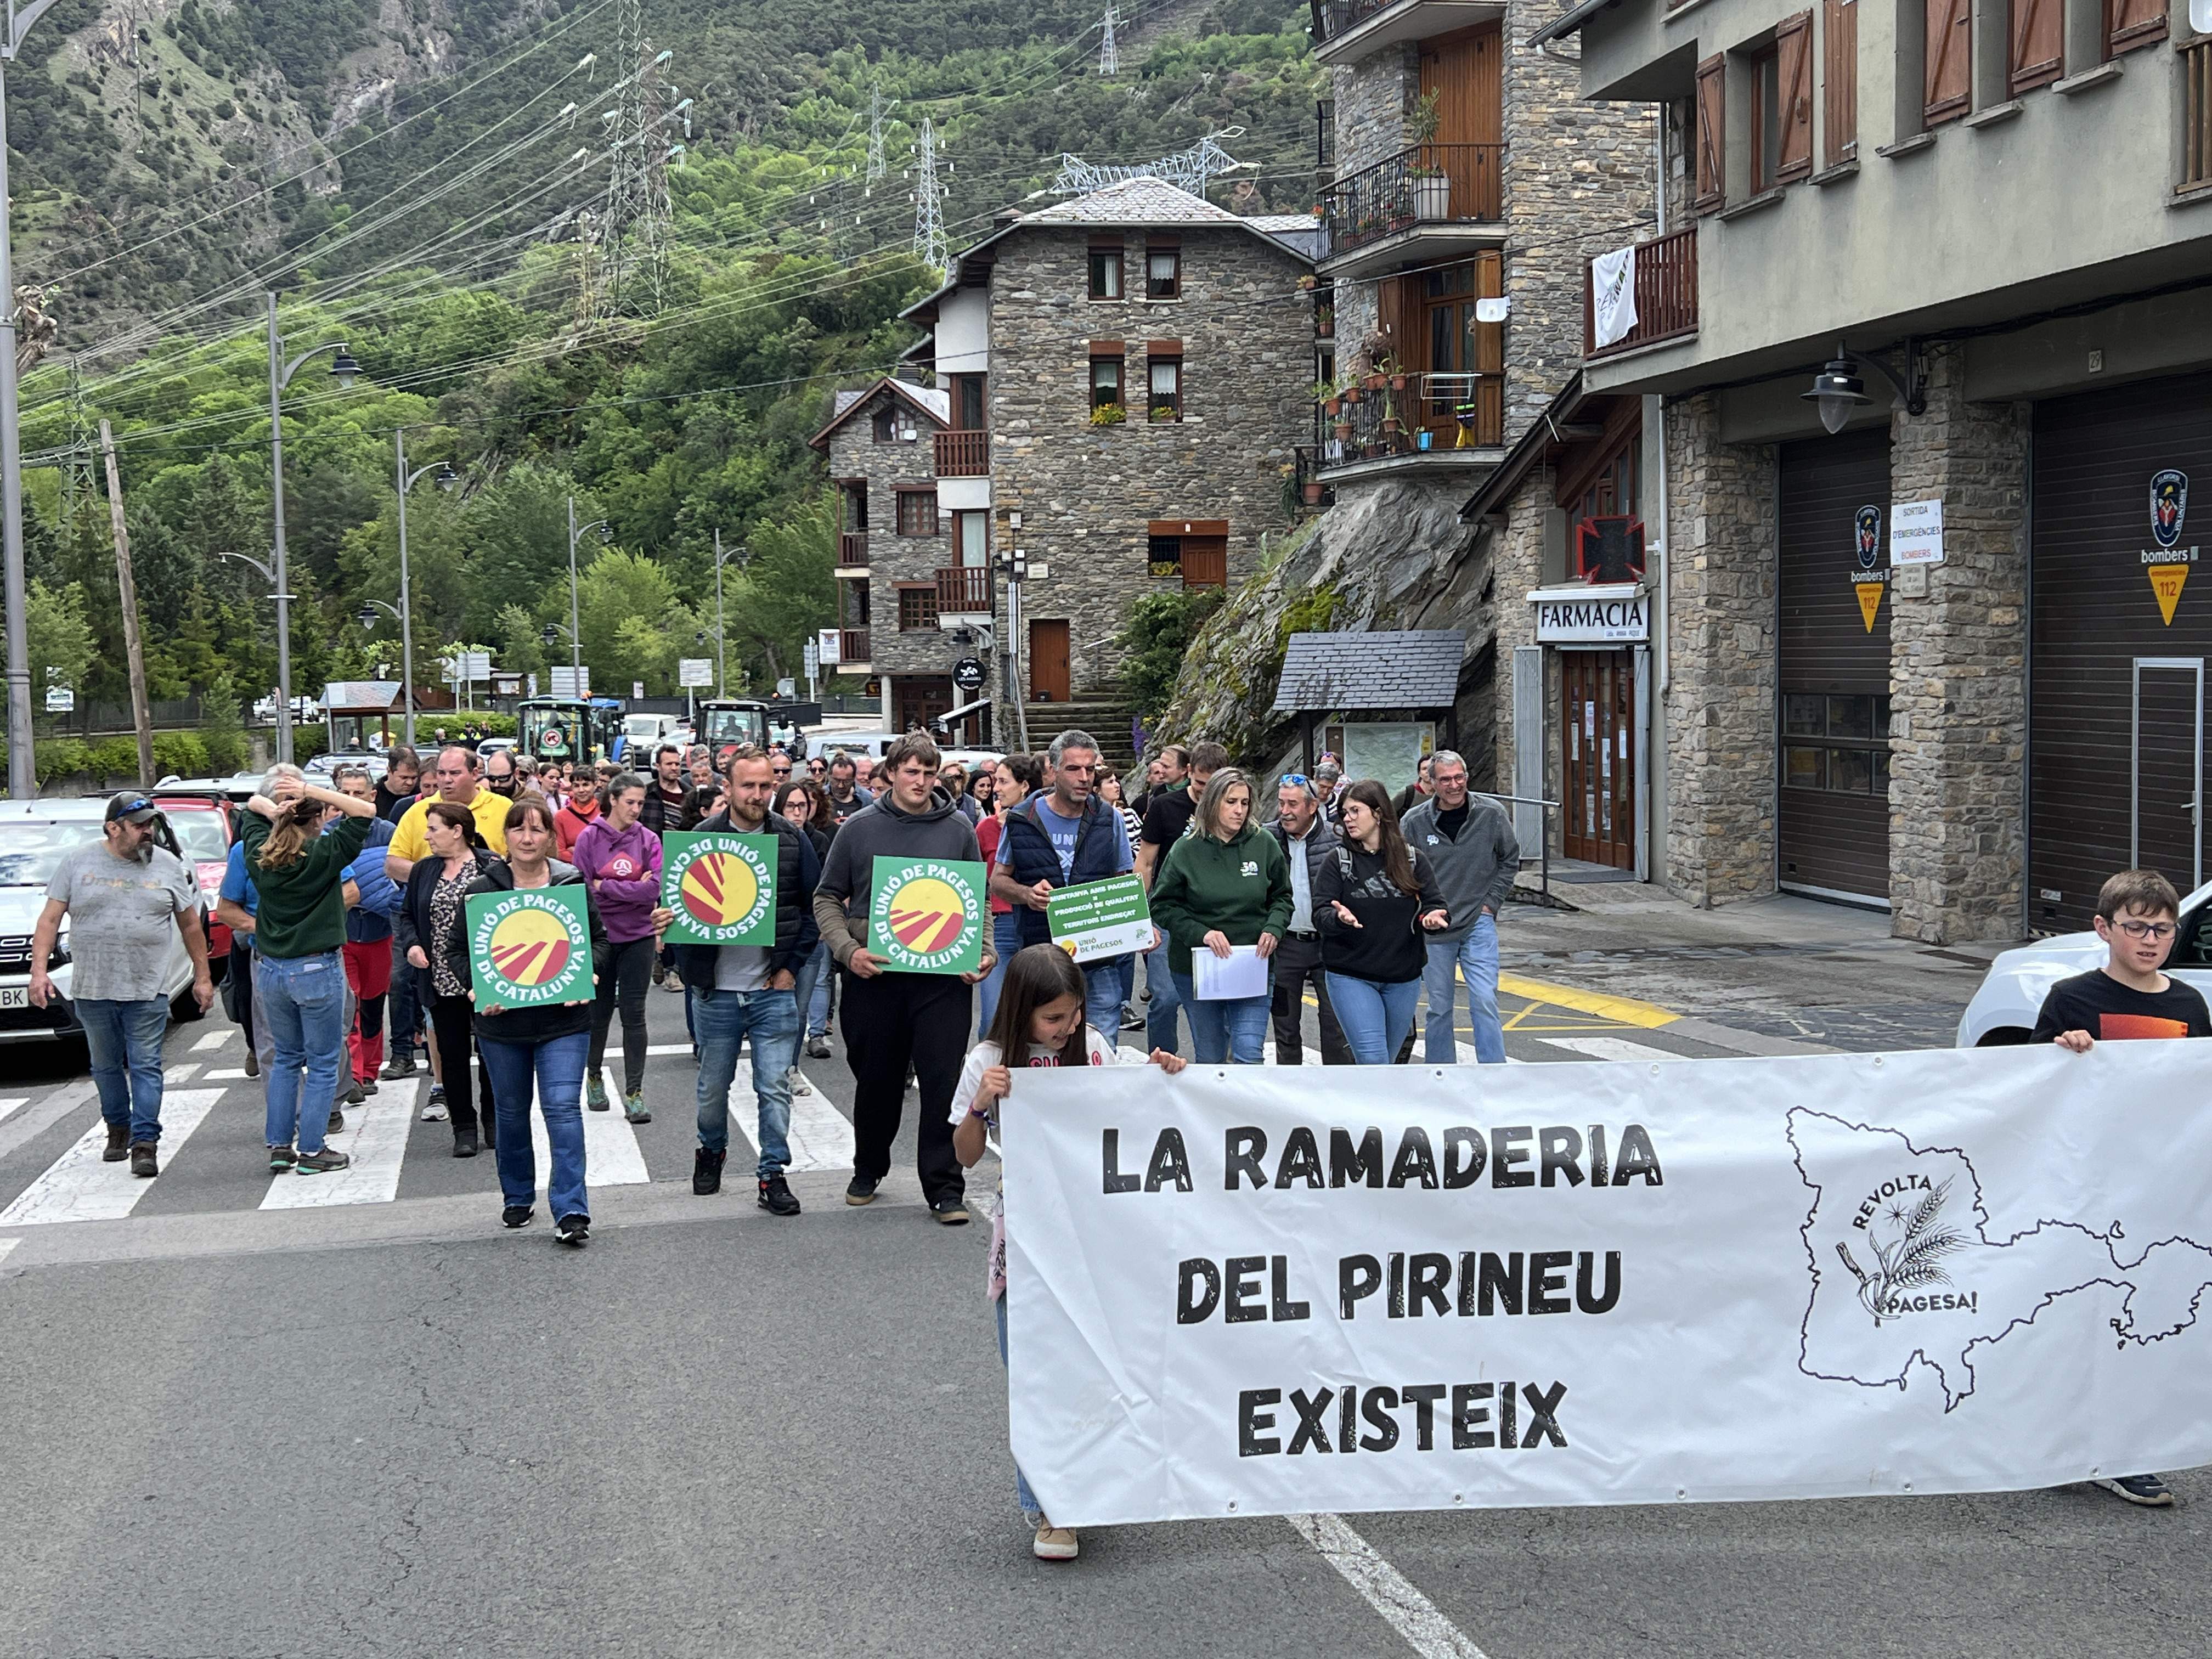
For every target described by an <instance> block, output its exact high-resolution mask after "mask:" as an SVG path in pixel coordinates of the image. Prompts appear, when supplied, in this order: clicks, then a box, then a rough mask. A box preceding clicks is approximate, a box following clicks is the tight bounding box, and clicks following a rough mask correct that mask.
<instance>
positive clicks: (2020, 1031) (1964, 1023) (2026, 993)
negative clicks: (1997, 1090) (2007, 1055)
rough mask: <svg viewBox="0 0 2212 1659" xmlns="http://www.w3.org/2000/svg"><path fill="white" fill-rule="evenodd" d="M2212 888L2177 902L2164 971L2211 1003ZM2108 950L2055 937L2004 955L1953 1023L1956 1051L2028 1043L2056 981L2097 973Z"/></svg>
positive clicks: (2090, 939) (2092, 940) (2076, 937)
mask: <svg viewBox="0 0 2212 1659" xmlns="http://www.w3.org/2000/svg"><path fill="white" fill-rule="evenodd" d="M2208 923H2212V883H2208V884H2205V885H2204V886H2203V887H2200V888H2198V889H2197V890H2196V891H2195V892H2193V893H2191V894H2190V895H2189V896H2188V897H2186V898H2185V899H2183V900H2182V901H2181V929H2180V931H2179V933H2176V934H2175V935H2174V936H2173V949H2172V952H2170V953H2169V954H2168V956H2167V957H2166V972H2167V973H2169V974H2171V975H2172V976H2173V977H2174V978H2176V979H2178V980H2180V981H2183V982H2184V983H2185V984H2188V985H2193V986H2195V987H2197V989H2198V990H2199V991H2202V992H2203V993H2204V994H2205V996H2206V997H2207V998H2212V926H2208V925H2207V924H2208ZM2111 956H2112V947H2111V946H2110V945H2106V943H2105V941H2104V940H2102V939H2099V938H2098V937H2097V936H2096V934H2094V933H2060V934H2057V935H2056V936H2054V937H2052V938H2051V939H2036V940H2034V941H2033V943H2030V944H2027V945H2021V946H2020V947H2018V948H2017V949H2015V950H2011V951H2005V952H2004V953H2003V954H2002V955H2001V956H1999V957H1997V959H1996V961H1995V962H1993V963H1990V971H1989V973H1988V975H1986V976H1985V977H1984V979H1983V981H1982V983H1981V987H1980V988H1979V989H1978V990H1977V991H1976V992H1975V993H1974V1000H1972V1002H1970V1003H1968V1004H1967V1005H1966V1012H1965V1013H1963V1014H1961V1015H1960V1017H1959V1041H1958V1046H1959V1047H1960V1048H1996V1047H2000V1046H2002V1045H2004V1044H2007V1043H2020V1042H2027V1040H2028V1037H2029V1036H2030V1035H2032V1034H2033V1031H2034V1030H2035V1021H2036V1017H2037V1016H2038V1015H2039V1014H2040V1013H2041V1012H2043V1000H2044V998H2045V997H2046V996H2048V995H2050V994H2051V987H2052V986H2054V985H2056V984H2057V983H2058V981H2060V980H2062V979H2071V978H2072V977H2073V976H2074V975H2076V974H2086V973H2087V972H2088V971H2089V970H2090V969H2093V968H2101V967H2103V966H2104V965H2105V963H2106V961H2107V960H2109V959H2110V957H2111Z"/></svg>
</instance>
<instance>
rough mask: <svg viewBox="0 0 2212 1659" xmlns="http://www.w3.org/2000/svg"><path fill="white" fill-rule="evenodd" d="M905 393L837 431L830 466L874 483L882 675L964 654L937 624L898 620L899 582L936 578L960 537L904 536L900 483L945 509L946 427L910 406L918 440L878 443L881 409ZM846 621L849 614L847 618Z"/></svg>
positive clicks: (875, 633) (873, 586)
mask: <svg viewBox="0 0 2212 1659" xmlns="http://www.w3.org/2000/svg"><path fill="white" fill-rule="evenodd" d="M896 400H897V394H896V393H895V392H878V393H877V394H876V395H875V396H874V397H873V398H871V399H869V400H868V402H867V404H866V405H864V406H863V407H862V408H860V410H856V411H854V412H853V413H852V414H850V415H849V416H848V417H847V419H846V421H845V423H844V424H843V425H842V426H841V427H839V428H837V429H836V431H835V432H833V433H831V434H830V435H829V465H828V468H827V471H828V472H829V477H833V478H866V480H867V481H868V610H869V618H870V619H869V643H868V652H869V655H868V660H869V664H870V665H871V667H872V670H873V671H874V672H876V673H878V674H945V673H950V672H951V668H952V662H953V659H955V658H956V657H957V656H959V655H961V654H962V653H960V652H957V651H956V650H954V649H953V648H952V647H951V644H950V643H949V642H948V641H946V639H945V635H943V634H941V633H939V631H938V630H937V629H935V628H934V627H932V628H931V629H929V630H928V631H927V632H926V633H923V632H915V633H908V634H901V633H900V632H899V625H898V592H897V585H898V584H899V583H900V582H902V581H913V582H925V581H926V582H932V583H933V582H935V580H937V568H938V567H939V565H945V564H950V563H951V562H952V538H951V535H950V534H947V533H943V532H944V529H945V526H944V525H943V523H942V521H940V520H932V522H933V523H934V524H937V525H938V526H939V532H940V533H939V534H936V535H931V536H902V535H900V534H899V533H898V501H897V497H896V494H895V493H894V491H893V489H892V486H893V485H894V484H920V485H922V486H924V487H926V488H927V490H928V492H929V501H930V510H931V511H932V512H933V513H934V512H935V511H936V507H937V459H936V453H935V451H934V450H933V447H931V443H930V439H931V437H932V435H933V434H934V433H936V432H937V431H938V430H939V428H938V427H937V425H936V424H935V423H934V422H932V421H931V420H930V419H929V418H928V416H925V415H923V414H921V412H920V411H919V410H915V409H914V408H913V405H911V404H901V407H902V409H903V410H906V411H908V413H910V414H911V416H912V418H913V421H914V425H915V434H916V435H915V441H913V442H912V443H905V442H892V443H887V444H879V443H878V442H876V441H875V438H874V430H875V422H874V414H875V410H877V409H878V407H880V406H881V405H882V404H886V403H890V402H893V401H896ZM839 620H840V621H841V622H842V620H843V617H842V615H841V616H840V617H839Z"/></svg>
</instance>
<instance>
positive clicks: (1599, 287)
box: [1590, 247, 1636, 349]
mask: <svg viewBox="0 0 2212 1659" xmlns="http://www.w3.org/2000/svg"><path fill="white" fill-rule="evenodd" d="M1590 326H1591V329H1592V331H1593V333H1594V336H1595V338H1594V340H1593V342H1592V343H1594V344H1595V345H1596V346H1598V347H1599V348H1600V349H1603V348H1604V347H1606V346H1609V345H1612V344H1613V343H1616V342H1618V341H1621V340H1625V339H1626V338H1627V337H1629V335H1630V334H1631V333H1632V332H1633V331H1634V330H1635V327H1636V250H1635V249H1634V248H1632V247H1620V248H1615V249H1614V250H1613V252H1610V253H1601V254H1599V255H1598V256H1597V258H1595V259H1593V260H1591V261H1590Z"/></svg>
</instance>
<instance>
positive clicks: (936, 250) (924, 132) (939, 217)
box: [914, 115, 952, 270]
mask: <svg viewBox="0 0 2212 1659" xmlns="http://www.w3.org/2000/svg"><path fill="white" fill-rule="evenodd" d="M914 251H915V253H916V254H918V255H919V256H920V257H921V262H922V263H923V264H926V265H927V266H928V267H929V268H930V269H931V270H945V268H946V267H947V266H948V265H950V264H951V263H952V250H951V246H950V245H949V244H948V243H947V241H946V240H945V186H944V185H942V184H940V183H939V182H938V178H937V128H936V125H934V124H933V122H932V121H931V120H930V118H928V117H927V116H926V115H925V116H923V117H922V118H921V155H920V160H919V161H918V162H917V164H916V166H915V175H914Z"/></svg>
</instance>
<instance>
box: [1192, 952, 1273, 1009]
mask: <svg viewBox="0 0 2212 1659" xmlns="http://www.w3.org/2000/svg"><path fill="white" fill-rule="evenodd" d="M1190 984H1191V990H1192V992H1193V993H1194V994H1195V995H1196V996H1197V998H1198V1000H1200V1002H1230V1001H1233V1000H1236V999H1237V998H1239V997H1263V996H1265V995H1267V963H1264V962H1262V961H1261V959H1260V947H1259V946H1258V945H1231V946H1230V947H1229V954H1228V955H1227V956H1225V957H1217V956H1216V955H1214V954H1213V952H1212V951H1209V950H1207V949H1206V947H1205V946H1204V945H1200V946H1199V947H1198V948H1197V949H1196V950H1194V951H1192V952H1191V953H1190Z"/></svg>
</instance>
